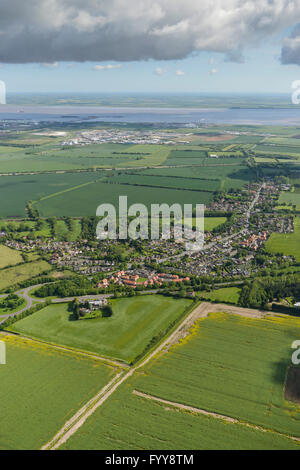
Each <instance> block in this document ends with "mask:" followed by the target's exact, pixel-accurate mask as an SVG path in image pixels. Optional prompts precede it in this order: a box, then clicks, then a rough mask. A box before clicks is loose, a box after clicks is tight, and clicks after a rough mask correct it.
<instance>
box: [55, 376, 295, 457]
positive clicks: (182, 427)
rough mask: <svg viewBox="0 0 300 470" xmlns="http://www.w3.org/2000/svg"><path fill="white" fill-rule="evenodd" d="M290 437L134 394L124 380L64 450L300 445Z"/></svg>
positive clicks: (240, 447)
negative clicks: (181, 409) (122, 384)
mask: <svg viewBox="0 0 300 470" xmlns="http://www.w3.org/2000/svg"><path fill="white" fill-rule="evenodd" d="M298 448H299V446H297V444H295V443H293V442H292V441H290V440H289V439H287V438H284V437H280V436H276V435H274V434H270V433H264V432H261V431H258V430H253V429H248V428H246V427H245V426H242V425H239V424H234V425H231V424H228V423H224V422H222V421H221V420H218V419H213V418H209V417H206V416H201V415H196V414H192V413H188V412H181V411H178V410H177V409H173V408H172V407H170V406H166V405H161V404H159V403H156V402H153V401H150V400H145V399H143V398H140V397H136V396H134V395H132V387H131V386H129V385H124V386H122V387H121V388H120V390H118V391H117V392H116V393H115V394H114V395H113V396H112V397H111V398H110V399H109V400H108V401H107V402H105V403H104V404H103V405H102V406H101V408H100V409H99V410H97V411H96V412H95V413H94V415H93V416H92V417H91V418H90V419H88V420H87V422H86V423H85V424H84V425H83V427H82V428H80V429H79V430H78V431H77V432H76V433H75V434H74V435H73V436H72V437H71V438H70V439H69V440H68V441H67V442H66V443H65V444H64V445H63V446H62V447H61V448H60V449H61V450H78V449H79V450H81V449H82V450H112V451H116V450H157V449H163V450H190V449H197V450H214V449H219V450H221V449H224V450H228V449H232V450H236V449H249V450H251V449H252V450H253V449H255V450H257V449H268V450H271V449H274V450H275V449H298Z"/></svg>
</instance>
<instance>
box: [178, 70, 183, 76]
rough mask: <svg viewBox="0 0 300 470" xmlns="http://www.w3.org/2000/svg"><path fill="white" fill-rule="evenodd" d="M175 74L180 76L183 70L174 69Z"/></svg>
mask: <svg viewBox="0 0 300 470" xmlns="http://www.w3.org/2000/svg"><path fill="white" fill-rule="evenodd" d="M176 75H177V76H178V77H182V76H183V75H184V71H183V70H176Z"/></svg>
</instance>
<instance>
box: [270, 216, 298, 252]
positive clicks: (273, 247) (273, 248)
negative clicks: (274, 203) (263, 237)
mask: <svg viewBox="0 0 300 470" xmlns="http://www.w3.org/2000/svg"><path fill="white" fill-rule="evenodd" d="M294 225H295V230H294V232H293V233H272V234H271V236H270V238H269V240H268V241H267V243H266V249H267V250H268V251H269V252H271V253H283V254H284V255H291V256H294V257H295V258H296V260H297V261H300V217H296V218H295V221H294Z"/></svg>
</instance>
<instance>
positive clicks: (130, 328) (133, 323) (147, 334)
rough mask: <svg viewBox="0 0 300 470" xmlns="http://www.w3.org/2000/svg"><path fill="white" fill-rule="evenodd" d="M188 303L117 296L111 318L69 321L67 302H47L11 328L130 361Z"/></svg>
mask: <svg viewBox="0 0 300 470" xmlns="http://www.w3.org/2000/svg"><path fill="white" fill-rule="evenodd" d="M191 303H192V301H191V300H188V299H176V300H175V299H173V298H170V297H163V296H159V295H152V296H148V295H147V296H140V297H131V298H125V299H116V300H113V301H112V308H113V312H114V313H113V316H112V317H111V318H99V319H95V320H85V321H72V314H71V313H70V312H68V305H67V304H58V305H50V306H48V307H46V308H44V309H43V310H40V311H39V312H36V313H34V314H33V315H31V316H30V317H27V318H24V319H23V320H20V321H18V322H17V323H14V324H13V325H12V326H11V328H10V330H11V331H14V332H17V333H22V334H25V335H27V336H31V337H35V338H39V339H42V340H45V341H49V342H52V343H57V344H62V345H65V346H70V347H74V348H78V349H82V350H85V351H93V352H95V353H98V354H100V355H104V356H106V357H112V358H116V359H121V360H123V361H126V362H131V361H133V360H134V359H135V358H136V357H137V356H138V355H139V354H141V353H142V352H143V351H144V349H145V347H146V346H147V345H148V343H149V342H150V341H151V339H152V338H153V337H154V336H156V335H159V333H161V332H164V331H165V330H166V328H167V327H168V326H169V325H170V323H172V322H173V321H174V320H176V319H177V318H179V317H180V316H181V314H182V313H183V312H184V311H185V309H186V308H187V307H188V306H189V305H191ZM70 317H71V318H70Z"/></svg>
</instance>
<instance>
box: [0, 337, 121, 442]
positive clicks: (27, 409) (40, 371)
mask: <svg viewBox="0 0 300 470" xmlns="http://www.w3.org/2000/svg"><path fill="white" fill-rule="evenodd" d="M0 338H1V340H3V339H4V340H5V342H6V346H7V354H6V361H7V363H6V365H1V366H0V383H1V387H0V401H1V403H2V409H1V432H0V449H1V450H19V449H39V448H40V447H41V446H42V445H43V444H45V443H46V442H48V440H50V439H51V438H52V437H53V436H54V435H55V434H56V432H57V431H58V430H59V429H60V428H61V426H62V425H63V424H64V423H65V422H66V421H67V420H68V419H69V418H70V417H71V416H73V415H74V414H75V412H76V411H77V410H78V409H79V408H80V407H81V406H83V405H84V404H85V403H86V402H87V401H88V400H89V399H90V398H92V397H93V396H94V395H95V394H96V393H97V392H98V391H99V390H100V389H101V388H102V387H103V386H104V385H105V384H106V383H107V382H108V381H109V380H110V379H111V378H112V377H113V375H114V373H115V370H113V369H111V368H109V367H107V366H104V365H103V364H101V363H99V361H98V362H97V361H94V360H92V359H87V358H82V357H79V356H78V357H77V356H76V355H75V354H65V353H63V352H61V351H60V352H57V351H55V350H54V349H53V348H52V347H48V346H38V345H34V344H33V343H32V342H31V341H23V340H21V339H19V338H15V337H12V336H10V337H2V336H0Z"/></svg>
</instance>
